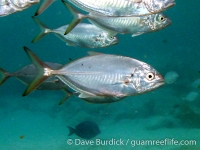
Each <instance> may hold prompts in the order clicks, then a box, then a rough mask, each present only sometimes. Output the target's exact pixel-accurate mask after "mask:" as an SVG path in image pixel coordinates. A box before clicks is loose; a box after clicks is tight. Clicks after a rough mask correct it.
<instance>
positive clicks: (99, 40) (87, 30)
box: [32, 17, 119, 48]
mask: <svg viewBox="0 0 200 150" xmlns="http://www.w3.org/2000/svg"><path fill="white" fill-rule="evenodd" d="M33 19H34V21H35V22H36V23H37V24H38V26H39V27H40V29H41V32H40V33H39V34H38V35H37V36H36V37H35V38H34V39H33V41H32V43H34V42H37V41H38V40H39V39H41V38H42V37H44V36H45V35H46V34H48V33H54V34H55V35H57V36H58V37H59V38H60V39H62V40H63V41H64V42H66V44H67V45H69V46H80V47H88V48H101V47H108V46H111V45H114V44H117V43H118V42H119V40H118V38H117V37H116V36H109V33H108V32H106V31H103V30H101V29H100V28H98V27H96V26H95V25H92V24H86V23H81V24H78V25H77V26H76V27H75V28H74V29H73V30H72V31H71V32H70V33H69V34H67V35H64V32H65V30H66V29H67V27H68V25H64V26H61V27H59V28H57V29H54V30H51V29H49V28H48V27H47V26H46V25H44V24H43V23H42V22H41V21H40V20H38V19H37V18H36V17H33Z"/></svg>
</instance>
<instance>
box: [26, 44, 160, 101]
mask: <svg viewBox="0 0 200 150" xmlns="http://www.w3.org/2000/svg"><path fill="white" fill-rule="evenodd" d="M24 50H25V52H26V53H27V54H28V56H29V57H30V59H31V60H32V62H33V64H34V65H35V66H36V68H37V69H38V74H37V76H36V77H35V79H34V80H33V82H32V83H31V84H30V85H29V86H28V88H27V89H26V91H25V92H24V94H23V96H25V95H27V94H29V93H30V92H31V91H33V90H34V89H36V88H37V87H38V86H39V85H40V84H41V83H42V82H43V81H45V80H46V79H47V78H49V77H50V76H52V75H57V77H58V78H59V79H60V80H61V81H63V82H64V83H65V84H66V85H67V86H69V87H70V88H71V89H73V90H74V91H75V92H76V95H77V96H78V97H79V98H81V99H84V100H87V101H89V102H91V103H110V102H115V101H117V100H121V99H122V98H124V97H127V96H132V95H137V94H142V93H145V92H148V91H151V90H154V89H156V88H158V87H160V86H161V85H163V84H164V79H163V77H162V75H161V74H160V73H159V72H158V71H156V70H155V69H154V68H153V67H151V66H150V65H148V64H146V63H144V62H142V61H139V60H136V59H133V58H129V57H125V56H117V55H108V54H96V55H91V56H87V57H83V58H80V59H78V60H75V61H73V62H70V63H68V64H66V65H64V66H63V67H61V68H60V69H58V70H53V69H52V68H50V67H49V66H48V65H46V64H45V63H43V62H42V61H41V60H40V59H39V58H38V57H37V56H36V55H35V54H34V53H33V52H32V51H31V50H29V49H28V48H26V47H24ZM107 97H110V99H109V98H107ZM113 97H116V98H113Z"/></svg>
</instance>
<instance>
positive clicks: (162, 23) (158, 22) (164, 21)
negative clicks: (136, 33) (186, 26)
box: [145, 13, 171, 31]
mask: <svg viewBox="0 0 200 150" xmlns="http://www.w3.org/2000/svg"><path fill="white" fill-rule="evenodd" d="M145 24H146V25H147V26H148V27H149V28H150V29H151V31H158V30H161V29H163V28H166V27H167V26H169V25H170V24H171V20H170V19H169V18H168V17H167V16H166V15H164V14H162V13H158V14H152V15H148V16H147V17H146V19H145Z"/></svg>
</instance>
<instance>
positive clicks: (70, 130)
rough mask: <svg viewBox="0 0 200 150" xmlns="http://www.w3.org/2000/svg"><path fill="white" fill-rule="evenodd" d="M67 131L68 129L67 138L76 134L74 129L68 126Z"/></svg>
mask: <svg viewBox="0 0 200 150" xmlns="http://www.w3.org/2000/svg"><path fill="white" fill-rule="evenodd" d="M68 129H69V134H68V136H70V135H72V134H74V133H75V132H76V129H74V128H72V127H69V126H68Z"/></svg>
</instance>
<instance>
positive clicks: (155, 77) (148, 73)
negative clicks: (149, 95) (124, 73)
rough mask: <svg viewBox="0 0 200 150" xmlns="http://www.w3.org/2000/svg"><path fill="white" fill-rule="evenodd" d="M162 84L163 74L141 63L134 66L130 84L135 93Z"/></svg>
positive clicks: (150, 89) (143, 91) (152, 88)
mask: <svg viewBox="0 0 200 150" xmlns="http://www.w3.org/2000/svg"><path fill="white" fill-rule="evenodd" d="M164 84H165V82H164V78H163V76H162V75H161V74H160V73H159V72H158V71H157V70H155V69H154V68H153V67H151V66H150V65H148V64H146V63H141V65H140V66H139V67H136V68H134V71H133V74H132V85H133V88H134V89H135V90H136V91H137V93H145V92H148V91H152V90H154V89H157V88H158V87H160V86H162V85H164Z"/></svg>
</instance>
